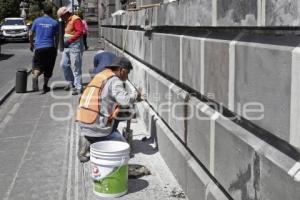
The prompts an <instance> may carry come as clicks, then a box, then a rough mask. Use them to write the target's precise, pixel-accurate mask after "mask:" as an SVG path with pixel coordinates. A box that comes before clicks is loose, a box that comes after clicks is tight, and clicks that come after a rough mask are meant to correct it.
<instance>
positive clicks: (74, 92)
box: [72, 89, 82, 95]
mask: <svg viewBox="0 0 300 200" xmlns="http://www.w3.org/2000/svg"><path fill="white" fill-rule="evenodd" d="M79 94H82V90H80V89H75V90H73V92H72V95H79Z"/></svg>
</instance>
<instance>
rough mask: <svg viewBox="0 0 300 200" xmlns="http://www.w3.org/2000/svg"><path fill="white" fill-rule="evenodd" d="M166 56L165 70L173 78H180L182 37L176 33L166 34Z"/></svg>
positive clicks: (164, 57) (164, 58)
mask: <svg viewBox="0 0 300 200" xmlns="http://www.w3.org/2000/svg"><path fill="white" fill-rule="evenodd" d="M164 42H165V45H164V56H163V60H164V61H165V64H164V66H165V68H164V69H163V71H164V72H165V73H167V74H168V75H170V76H172V77H173V78H175V79H177V80H179V71H180V69H179V66H180V38H179V36H175V35H165V36H164Z"/></svg>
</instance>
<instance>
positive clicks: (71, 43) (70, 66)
mask: <svg viewBox="0 0 300 200" xmlns="http://www.w3.org/2000/svg"><path fill="white" fill-rule="evenodd" d="M57 16H58V17H60V18H61V19H62V20H63V21H65V23H66V24H65V34H64V41H63V43H64V51H63V54H62V58H61V63H60V66H61V68H62V69H63V72H64V77H65V80H66V81H67V82H68V85H67V86H66V87H65V90H70V89H73V92H72V95H78V94H81V93H82V90H83V87H82V82H81V75H82V69H81V68H82V53H83V38H82V37H83V25H82V21H81V19H80V17H78V16H77V15H73V14H72V13H71V12H70V11H69V9H68V8H67V7H61V8H59V9H58V11H57Z"/></svg>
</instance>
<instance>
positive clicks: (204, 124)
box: [187, 98, 211, 169]
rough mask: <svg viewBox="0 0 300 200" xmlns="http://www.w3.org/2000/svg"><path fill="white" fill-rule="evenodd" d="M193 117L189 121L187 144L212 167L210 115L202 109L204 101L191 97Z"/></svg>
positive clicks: (207, 165) (208, 166)
mask: <svg viewBox="0 0 300 200" xmlns="http://www.w3.org/2000/svg"><path fill="white" fill-rule="evenodd" d="M190 105H191V109H192V112H191V111H190V113H189V115H190V116H191V118H190V119H189V120H188V121H187V146H188V148H189V149H190V150H191V151H192V152H193V153H194V154H195V156H196V157H197V158H198V159H199V160H200V161H201V163H202V164H203V165H204V166H205V167H206V168H207V169H209V168H210V163H209V156H210V131H211V130H210V117H209V116H208V115H207V114H205V113H203V112H202V111H201V108H202V106H203V103H201V102H200V101H199V100H198V99H196V98H191V100H190Z"/></svg>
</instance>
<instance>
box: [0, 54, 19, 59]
mask: <svg viewBox="0 0 300 200" xmlns="http://www.w3.org/2000/svg"><path fill="white" fill-rule="evenodd" d="M14 55H15V54H0V61H2V60H8V59H9V58H11V57H13V56H14Z"/></svg>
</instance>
